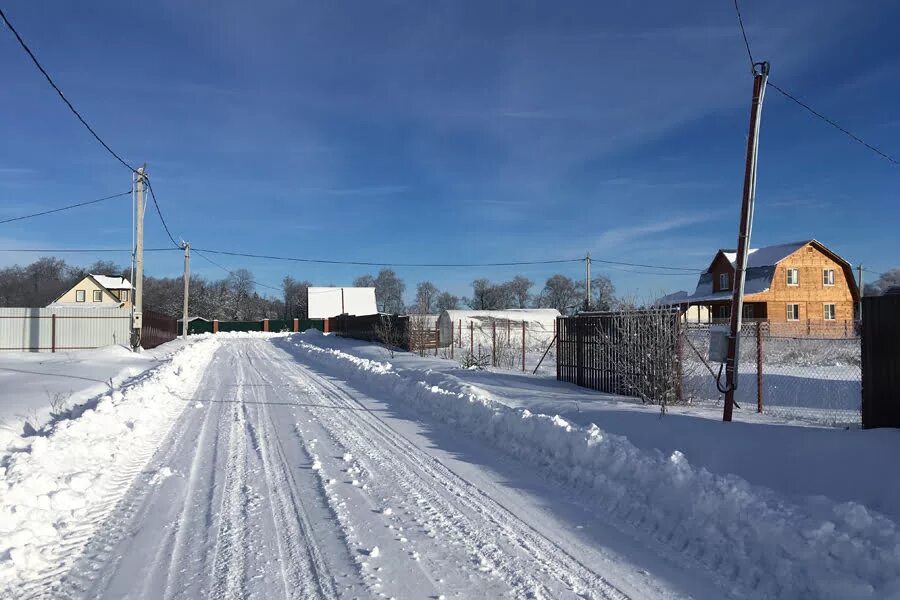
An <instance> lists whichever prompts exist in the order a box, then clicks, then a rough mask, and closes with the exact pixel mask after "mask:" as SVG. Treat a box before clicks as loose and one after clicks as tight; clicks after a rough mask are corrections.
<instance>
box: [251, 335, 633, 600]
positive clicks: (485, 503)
mask: <svg viewBox="0 0 900 600" xmlns="http://www.w3.org/2000/svg"><path fill="white" fill-rule="evenodd" d="M267 348H268V350H267V354H268V355H269V356H270V357H271V358H273V360H271V363H272V364H280V365H282V372H283V373H284V374H286V375H287V378H288V379H289V380H290V379H294V380H295V381H299V382H300V383H301V384H303V386H304V387H307V388H311V389H313V390H316V389H318V390H320V392H321V393H320V395H321V396H322V397H323V398H327V399H329V400H332V401H334V402H337V403H339V405H340V406H344V407H347V408H353V409H354V412H353V413H352V414H353V415H354V418H353V419H351V420H344V421H341V422H338V421H337V420H335V417H334V412H335V411H333V410H331V411H329V410H327V409H326V410H316V409H314V408H310V409H309V411H310V412H311V413H313V414H314V415H316V416H317V418H318V419H319V420H320V421H322V422H323V424H324V423H326V422H328V423H329V424H330V425H331V427H330V431H331V432H332V434H334V435H335V436H336V437H337V438H342V437H343V438H345V440H346V442H347V446H348V447H351V448H353V447H355V448H356V449H357V451H358V452H362V453H364V454H365V455H367V456H368V457H369V459H370V460H372V461H374V462H375V463H377V464H378V465H379V470H380V471H381V472H383V473H391V472H394V473H396V476H395V477H394V483H396V485H398V486H399V487H400V488H401V489H402V490H403V492H404V494H405V495H408V496H410V497H415V498H417V501H421V503H420V507H421V508H422V510H423V511H424V512H425V513H426V514H425V518H426V519H427V518H429V516H434V515H435V514H437V515H440V516H442V517H443V518H442V519H440V520H439V522H438V526H441V527H443V528H444V531H445V533H448V534H450V535H451V536H453V537H455V538H456V540H457V541H460V542H461V543H465V541H466V540H471V539H473V538H474V539H479V538H480V541H481V545H480V548H478V549H477V551H476V552H475V556H476V557H477V558H478V560H479V562H481V563H482V564H481V566H482V567H484V568H486V569H488V570H490V571H491V572H496V573H499V574H500V576H501V577H502V578H503V579H504V580H505V581H506V582H507V583H508V584H510V585H512V586H513V588H514V590H517V591H516V593H517V595H519V596H522V597H543V596H554V595H557V594H558V593H559V590H551V589H549V588H548V587H547V585H545V583H544V582H548V581H553V580H556V581H559V582H560V583H562V584H563V586H564V587H565V588H566V591H567V592H569V593H570V594H576V595H581V596H586V597H597V598H615V599H625V598H627V596H626V595H625V594H624V593H622V592H621V591H619V590H618V589H616V588H615V587H614V586H613V585H612V584H610V583H609V582H607V581H606V580H605V579H604V578H603V577H602V576H600V575H598V574H596V573H594V572H593V571H592V570H591V569H590V568H588V567H587V566H586V565H584V564H582V563H581V562H579V561H578V560H577V559H576V558H575V557H573V556H571V555H570V554H569V553H567V552H566V551H565V550H564V549H563V548H561V547H560V546H558V545H557V544H555V543H553V542H552V541H551V540H549V539H548V538H546V537H545V536H543V535H542V534H541V533H540V532H538V531H536V530H535V529H534V528H532V527H531V526H529V525H528V524H527V523H524V522H522V521H521V520H520V519H519V518H518V517H516V516H515V515H514V514H512V513H511V512H510V511H508V510H507V509H506V508H504V507H503V506H502V505H500V504H498V503H497V502H495V501H494V500H493V499H492V498H490V497H489V496H487V495H486V494H484V493H483V492H482V491H481V490H479V489H478V488H477V487H475V486H474V485H472V484H471V483H470V482H468V481H466V480H465V479H464V478H462V477H460V476H459V475H458V474H457V473H455V472H453V471H452V470H451V469H449V468H448V467H446V466H445V465H443V464H442V463H441V462H439V461H438V460H436V459H434V458H433V457H431V456H430V455H428V454H427V453H425V452H423V451H422V450H421V449H419V448H418V447H417V446H416V445H415V444H413V443H412V442H410V441H409V440H408V439H407V438H405V437H404V436H403V435H402V434H400V433H399V432H397V431H396V430H394V429H393V428H391V427H390V425H388V424H387V423H385V422H384V421H383V420H381V419H380V418H379V417H378V416H377V415H375V414H374V413H372V412H371V411H369V410H368V409H367V408H366V407H365V406H364V405H362V404H361V403H359V402H358V401H356V400H355V399H354V398H353V397H352V396H351V395H350V394H348V393H347V392H346V391H344V390H342V389H341V388H340V387H338V386H336V385H334V384H333V383H332V382H330V381H328V380H327V379H325V378H323V377H321V376H319V375H318V374H316V373H314V372H312V371H311V370H309V369H308V368H305V367H302V366H301V365H300V364H298V363H296V362H293V361H292V362H286V361H284V360H278V358H277V352H276V350H275V348H274V347H273V346H271V345H267ZM354 425H356V426H357V427H354ZM367 434H368V435H367ZM375 438H377V440H376V439H375ZM385 449H390V450H391V451H386V450H385ZM448 515H452V516H450V517H448ZM478 520H483V521H486V522H487V523H488V524H489V528H488V531H490V534H489V535H485V534H484V530H485V527H483V524H481V523H477V522H476V521H478ZM431 522H432V523H434V520H432V521H431ZM498 534H499V539H503V540H505V541H506V543H505V544H503V545H504V546H505V547H501V546H500V545H499V544H497V543H495V542H494V540H496V539H498ZM517 548H518V551H516V549H517ZM533 572H537V573H541V574H542V577H541V578H540V579H538V578H535V577H533V576H531V573H533Z"/></svg>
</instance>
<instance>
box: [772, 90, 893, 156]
mask: <svg viewBox="0 0 900 600" xmlns="http://www.w3.org/2000/svg"><path fill="white" fill-rule="evenodd" d="M767 85H768V86H769V87H771V88H773V89H774V90H775V91H776V92H778V93H780V94H781V95H782V96H784V97H785V98H787V99H788V100H791V101H793V102H795V103H796V104H797V105H798V106H801V107H802V108H804V109H806V110H807V111H809V113H810V114H812V115H815V116H816V117H818V118H820V119H822V120H823V121H825V122H826V123H828V124H829V125H831V126H832V127H834V128H835V129H837V130H838V131H840V132H841V133H843V134H844V135H846V136H847V137H849V138H850V139H852V140H853V141H855V142H857V143H859V144H862V145H863V146H865V147H866V148H868V149H869V150H871V151H872V152H874V153H875V154H877V155H879V156H880V157H881V158H884V159H885V160H887V161H889V162H890V163H892V164H895V165H900V161H898V160H897V159H895V158H894V157H892V156H890V155H889V154H887V153H885V152H882V151H881V150H879V149H878V148H876V147H875V146H873V145H872V144H870V143H868V142H866V141H865V140H863V139H862V138H860V137H859V136H858V135H856V134H854V133H852V132H850V131H848V130H846V129H845V128H843V127H841V126H840V125H838V124H837V123H835V122H834V121H833V120H832V119H829V118H828V117H826V116H825V115H823V114H822V113H820V112H818V111H817V110H815V109H814V108H812V107H811V106H809V105H808V104H806V103H805V102H803V101H801V100H799V99H798V98H796V97H795V96H793V95H791V94H789V93H788V92H786V91H785V90H783V89H781V88H780V87H778V86H777V85H775V84H774V83H772V80H771V79H770V80H769V81H768V83H767Z"/></svg>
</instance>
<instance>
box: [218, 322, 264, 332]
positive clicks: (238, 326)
mask: <svg viewBox="0 0 900 600" xmlns="http://www.w3.org/2000/svg"><path fill="white" fill-rule="evenodd" d="M262 330H263V324H262V321H219V331H220V332H226V331H262Z"/></svg>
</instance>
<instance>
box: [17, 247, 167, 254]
mask: <svg viewBox="0 0 900 600" xmlns="http://www.w3.org/2000/svg"><path fill="white" fill-rule="evenodd" d="M179 249H180V248H144V252H172V251H173V250H179ZM0 252H47V253H54V252H55V253H58V254H75V253H84V254H87V253H95V252H96V253H101V252H127V253H128V254H131V253H132V252H133V250H132V249H131V248H127V249H126V248H0Z"/></svg>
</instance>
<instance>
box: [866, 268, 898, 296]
mask: <svg viewBox="0 0 900 600" xmlns="http://www.w3.org/2000/svg"><path fill="white" fill-rule="evenodd" d="M895 285H900V267H894V268H893V269H891V270H889V271H886V272H884V273H882V274H881V277H879V278H878V279H876V280H875V281H873V282H872V283H867V284H866V286H865V295H866V296H880V295H881V294H883V293H884V291H885V290H886V289H888V288H889V287H892V286H895Z"/></svg>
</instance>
